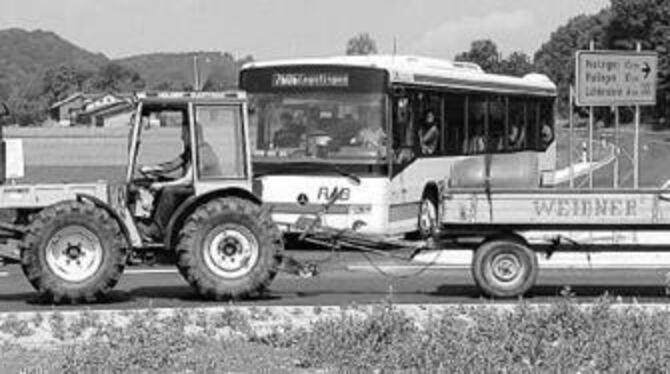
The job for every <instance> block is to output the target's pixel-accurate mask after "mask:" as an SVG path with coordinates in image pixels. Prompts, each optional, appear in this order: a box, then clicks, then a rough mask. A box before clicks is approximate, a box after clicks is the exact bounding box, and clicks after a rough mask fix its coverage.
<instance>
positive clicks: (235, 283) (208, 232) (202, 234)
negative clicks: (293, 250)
mask: <svg viewBox="0 0 670 374" xmlns="http://www.w3.org/2000/svg"><path fill="white" fill-rule="evenodd" d="M282 250H283V244H282V238H281V234H280V232H279V230H278V229H277V227H276V225H275V224H274V222H273V221H272V219H271V218H270V215H269V214H268V213H267V212H266V211H265V210H263V209H261V207H259V206H258V205H257V204H254V203H253V202H251V201H248V200H244V199H241V198H236V197H228V198H218V199H214V200H212V201H209V202H207V203H206V204H204V205H203V206H200V207H198V208H197V209H196V210H195V211H194V212H193V214H191V215H190V216H189V217H188V218H187V219H186V222H185V223H184V226H183V228H182V230H181V232H180V234H179V241H178V244H177V255H178V262H177V266H178V267H179V271H180V272H181V274H182V275H183V276H184V278H186V280H187V281H188V282H189V283H190V284H191V285H192V286H193V287H194V288H195V289H196V290H197V291H198V292H199V293H200V294H201V295H202V296H204V297H206V298H208V299H214V300H222V299H231V298H241V297H249V296H255V295H258V294H259V293H260V292H262V291H263V290H264V289H266V288H267V287H268V286H269V284H270V282H271V281H272V279H273V278H274V277H275V275H276V274H277V271H278V269H279V264H280V262H281V254H282Z"/></svg>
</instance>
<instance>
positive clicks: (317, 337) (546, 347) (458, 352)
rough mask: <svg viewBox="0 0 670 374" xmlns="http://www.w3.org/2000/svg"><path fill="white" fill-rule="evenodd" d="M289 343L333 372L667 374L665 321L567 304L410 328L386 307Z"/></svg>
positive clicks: (663, 315) (600, 305)
mask: <svg viewBox="0 0 670 374" xmlns="http://www.w3.org/2000/svg"><path fill="white" fill-rule="evenodd" d="M303 334H304V335H303V336H302V338H301V339H294V341H296V342H297V343H296V348H297V350H298V351H299V352H300V354H301V357H302V360H303V362H305V363H306V364H308V365H309V366H313V367H335V368H340V369H373V368H375V369H376V368H382V369H417V370H421V371H423V370H436V369H440V368H442V369H445V370H447V371H448V372H529V371H530V372H538V371H539V372H546V371H549V372H556V371H558V372H583V373H584V372H603V371H617V372H618V371H623V372H670V350H669V349H668V347H670V315H669V314H668V313H667V312H655V313H652V312H645V311H642V310H640V309H635V308H634V307H626V308H617V309H615V308H613V307H612V304H611V301H610V299H609V298H607V297H604V298H601V299H600V300H598V302H597V303H596V304H595V306H593V307H589V308H585V307H580V306H579V305H578V304H576V303H575V302H574V301H573V300H571V299H570V298H569V297H568V298H565V299H563V300H561V301H560V302H557V303H555V304H553V305H552V306H550V307H547V308H538V307H533V306H530V305H527V304H525V303H520V304H519V305H518V306H517V307H515V308H514V309H513V310H511V311H506V312H501V311H499V310H496V309H494V308H473V309H470V310H468V311H466V312H464V313H454V312H451V313H449V312H445V313H443V314H442V315H438V316H432V317H431V318H430V320H429V322H428V323H427V324H425V325H424V326H421V327H418V326H416V325H415V324H414V323H413V322H412V320H411V319H410V318H409V317H408V316H406V315H405V314H404V313H403V312H401V311H400V310H398V309H396V308H395V307H393V306H392V305H387V306H385V307H384V308H379V309H377V310H376V311H375V312H372V313H370V314H368V315H365V316H363V317H359V318H355V317H353V316H351V315H346V314H343V315H341V316H339V317H337V318H331V319H325V320H321V321H318V322H316V323H314V325H313V328H312V329H311V330H308V331H304V332H303Z"/></svg>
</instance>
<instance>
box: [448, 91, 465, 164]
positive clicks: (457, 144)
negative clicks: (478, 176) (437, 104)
mask: <svg viewBox="0 0 670 374" xmlns="http://www.w3.org/2000/svg"><path fill="white" fill-rule="evenodd" d="M465 130H466V129H465V96H464V95H456V94H446V95H445V96H444V128H443V132H444V135H443V139H444V151H445V152H444V153H445V154H446V155H461V154H463V143H464V142H465V134H466V132H465Z"/></svg>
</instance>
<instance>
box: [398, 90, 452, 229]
mask: <svg viewBox="0 0 670 374" xmlns="http://www.w3.org/2000/svg"><path fill="white" fill-rule="evenodd" d="M392 110H393V115H392V129H391V130H392V134H393V139H392V147H393V164H392V177H391V198H390V207H389V227H390V229H391V231H405V232H407V231H413V230H414V229H416V224H417V222H418V214H419V205H420V202H421V198H422V194H423V192H424V189H425V188H426V185H427V184H428V183H430V182H433V181H436V180H439V179H440V177H439V176H438V175H436V173H439V172H440V168H439V167H438V166H439V165H437V163H439V158H437V157H434V156H438V155H439V154H440V153H441V149H442V130H441V128H442V102H441V98H440V96H439V95H438V94H435V93H428V92H421V91H416V90H406V91H405V90H403V91H399V92H397V93H396V95H395V96H394V97H393V104H392ZM434 164H435V165H434Z"/></svg>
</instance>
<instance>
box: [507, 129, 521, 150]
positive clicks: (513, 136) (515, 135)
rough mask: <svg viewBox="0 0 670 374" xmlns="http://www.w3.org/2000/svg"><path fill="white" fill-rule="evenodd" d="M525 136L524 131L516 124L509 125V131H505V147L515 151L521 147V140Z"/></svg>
mask: <svg viewBox="0 0 670 374" xmlns="http://www.w3.org/2000/svg"><path fill="white" fill-rule="evenodd" d="M525 137H526V135H525V131H524V129H523V128H521V127H520V126H519V125H517V124H510V125H509V132H508V133H507V147H508V149H509V150H512V151H516V150H519V149H521V148H523V145H524V144H523V141H524V138H525Z"/></svg>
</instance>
